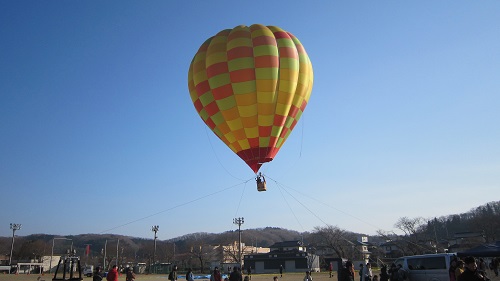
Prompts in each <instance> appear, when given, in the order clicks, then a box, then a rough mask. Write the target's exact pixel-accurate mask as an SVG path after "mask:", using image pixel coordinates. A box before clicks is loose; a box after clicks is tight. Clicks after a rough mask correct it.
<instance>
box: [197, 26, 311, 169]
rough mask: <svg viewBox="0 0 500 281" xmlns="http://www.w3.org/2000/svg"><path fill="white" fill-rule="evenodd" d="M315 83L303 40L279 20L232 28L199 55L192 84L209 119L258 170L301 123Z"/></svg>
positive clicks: (207, 43)
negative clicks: (275, 23)
mask: <svg viewBox="0 0 500 281" xmlns="http://www.w3.org/2000/svg"><path fill="white" fill-rule="evenodd" d="M312 85H313V70H312V65H311V61H310V60H309V57H308V56H307V53H306V51H305V49H304V47H303V46H302V44H301V43H300V41H299V40H298V39H297V38H296V37H295V36H293V35H292V34H291V33H289V32H286V31H284V30H282V29H280V28H279V27H276V26H264V25H259V24H254V25H251V26H237V27H235V28H233V29H226V30H223V31H221V32H219V33H218V34H216V35H215V36H213V37H211V38H209V39H208V40H206V41H205V43H203V44H202V45H201V47H200V48H199V50H198V52H197V53H196V55H195V56H194V58H193V60H192V62H191V65H190V67H189V73H188V87H189V92H190V95H191V99H192V101H193V104H194V107H195V108H196V111H197V112H198V114H199V115H200V117H201V118H202V119H203V121H204V122H205V124H206V125H207V126H208V127H209V128H210V129H211V130H212V131H213V132H214V133H215V134H216V135H217V136H218V137H219V138H220V139H221V140H222V141H223V142H224V143H225V144H226V145H227V146H228V147H229V148H230V149H231V150H232V151H233V152H234V153H236V154H237V155H238V156H239V157H240V158H241V159H243V160H244V161H245V162H246V163H247V164H248V166H250V168H251V169H252V170H253V171H254V172H255V173H257V171H258V170H259V168H260V167H261V165H262V164H263V163H265V162H269V161H271V160H272V159H273V158H274V157H275V156H276V153H278V151H279V149H280V148H281V146H282V145H283V143H284V142H285V140H286V139H287V137H288V136H289V134H290V132H291V131H292V130H293V128H294V127H295V125H296V124H297V122H298V120H299V118H300V116H301V115H302V112H303V111H304V109H305V107H306V105H307V103H308V101H309V97H310V95H311V90H312Z"/></svg>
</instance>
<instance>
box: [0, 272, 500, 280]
mask: <svg viewBox="0 0 500 281" xmlns="http://www.w3.org/2000/svg"><path fill="white" fill-rule="evenodd" d="M374 274H379V273H378V272H374ZM274 276H278V277H279V273H277V274H252V280H251V281H273V277H274ZM312 277H313V279H314V281H337V274H336V273H334V275H333V277H332V278H329V274H328V272H315V273H313V275H312ZM488 277H489V278H490V280H491V281H500V277H495V275H494V273H493V271H489V272H488ZM303 279H304V274H303V273H284V274H283V277H282V278H279V281H303ZM42 280H44V281H51V280H52V277H51V276H49V275H47V274H45V275H39V274H30V275H26V274H19V275H15V274H11V275H9V274H0V281H42ZM118 280H119V281H125V275H124V274H122V275H121V276H120V277H119V278H118ZM197 280H199V281H207V279H197ZM356 280H359V279H356ZM83 281H92V278H90V277H84V278H83ZM136 281H168V279H167V275H163V274H161V275H160V274H158V275H154V274H150V275H146V274H137V278H136ZM178 281H183V280H182V279H179V280H178Z"/></svg>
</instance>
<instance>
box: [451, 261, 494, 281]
mask: <svg viewBox="0 0 500 281" xmlns="http://www.w3.org/2000/svg"><path fill="white" fill-rule="evenodd" d="M464 263H465V270H464V272H463V273H462V274H460V276H457V281H487V280H488V279H487V278H486V277H485V276H484V275H482V274H481V273H480V272H479V271H478V270H477V263H476V259H475V258H474V257H466V258H465V259H464Z"/></svg>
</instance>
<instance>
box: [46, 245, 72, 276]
mask: <svg viewBox="0 0 500 281" xmlns="http://www.w3.org/2000/svg"><path fill="white" fill-rule="evenodd" d="M55 240H71V251H73V239H70V238H66V237H54V238H52V252H51V253H50V262H49V272H51V270H52V259H53V256H54V242H55Z"/></svg>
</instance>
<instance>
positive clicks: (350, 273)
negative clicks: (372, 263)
mask: <svg viewBox="0 0 500 281" xmlns="http://www.w3.org/2000/svg"><path fill="white" fill-rule="evenodd" d="M354 275H355V273H354V265H353V264H352V262H351V261H346V262H345V267H344V268H342V270H341V271H340V278H339V281H354V277H355V276H354Z"/></svg>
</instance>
